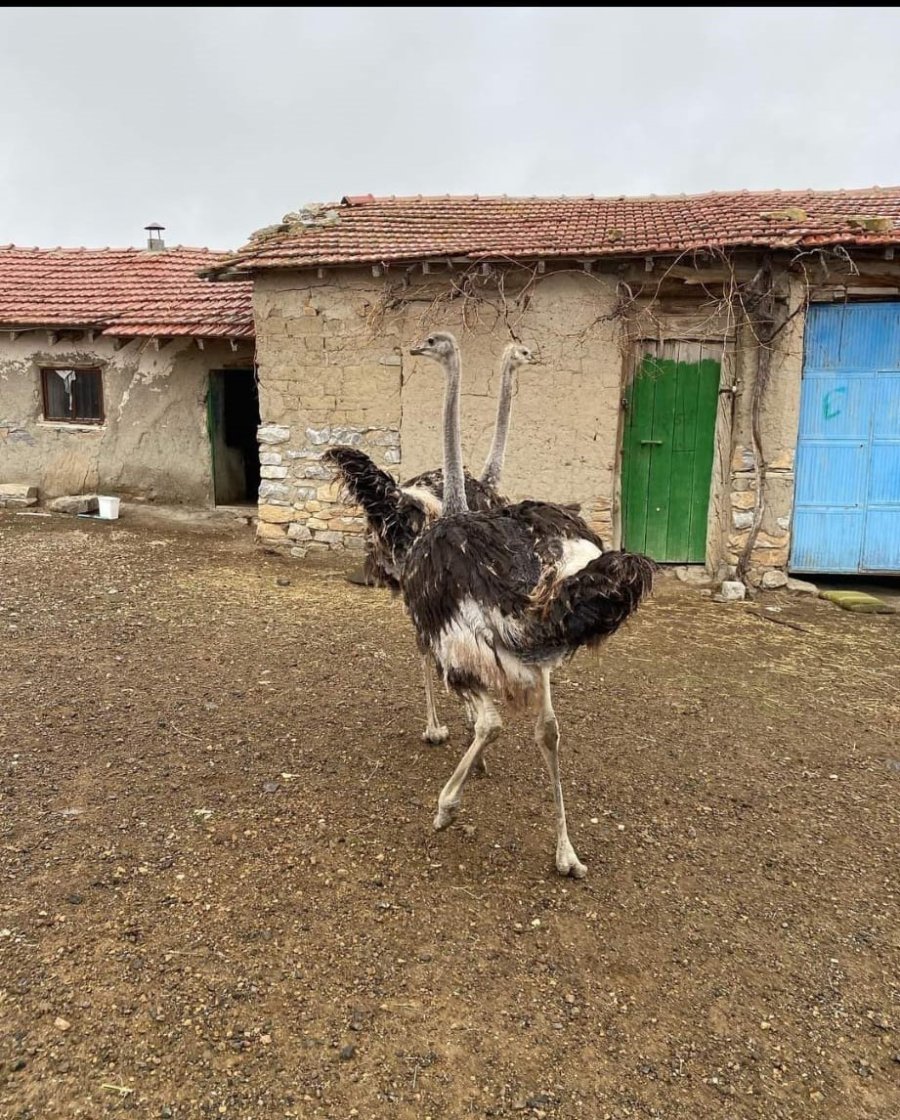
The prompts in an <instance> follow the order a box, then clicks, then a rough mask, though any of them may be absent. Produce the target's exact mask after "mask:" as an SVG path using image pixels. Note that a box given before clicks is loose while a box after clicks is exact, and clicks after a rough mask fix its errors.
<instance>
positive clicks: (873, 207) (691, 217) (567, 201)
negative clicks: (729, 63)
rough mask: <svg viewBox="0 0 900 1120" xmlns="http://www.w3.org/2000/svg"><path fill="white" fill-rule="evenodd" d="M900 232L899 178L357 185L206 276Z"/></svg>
mask: <svg viewBox="0 0 900 1120" xmlns="http://www.w3.org/2000/svg"><path fill="white" fill-rule="evenodd" d="M879 219H881V220H879ZM897 242H900V187H884V188H882V187H872V188H869V189H867V190H852V191H809V190H804V191H738V192H731V193H713V194H702V195H679V196H676V197H652V196H651V197H649V198H626V197H618V198H594V197H587V198H584V197H583V198H564V197H563V198H507V197H505V196H504V197H500V198H496V197H495V198H481V197H479V196H477V195H472V196H468V197H461V196H457V197H451V196H449V195H448V196H444V197H432V198H429V197H422V196H417V197H414V198H393V197H391V198H373V197H372V196H370V195H354V196H345V198H344V199H343V200H342V202H341V203H340V204H337V203H335V204H329V205H327V206H316V207H308V208H306V209H305V210H301V211H299V212H298V213H296V214H289V215H287V217H286V218H285V220H284V221H283V222H282V223H281V224H280V225H277V226H270V227H269V228H268V229H266V230H261V231H260V232H259V233H258V234H256V235H254V236H253V238H251V240H250V241H249V243H248V244H247V245H245V246H244V247H243V248H242V249H240V250H239V251H238V252H236V253H233V254H231V255H230V256H229V257H227V258H225V260H224V262H222V263H220V264H219V265H217V266H215V267H214V268H212V269H210V270H207V273H206V274H207V275H212V276H223V275H231V276H234V275H241V274H244V275H246V274H249V273H252V272H254V271H256V270H257V269H270V268H307V267H311V266H322V265H335V264H375V263H387V262H391V261H405V260H421V259H423V258H428V257H463V258H466V259H468V260H473V261H474V260H479V259H502V258H513V259H535V258H540V257H602V256H629V255H644V254H649V253H680V252H684V251H690V250H700V249H728V248H740V247H748V248H752V247H774V248H782V247H783V248H795V247H803V246H817V245H821V246H824V245H834V244H845V245H846V244H858V245H865V244H874V245H885V244H895V243H897Z"/></svg>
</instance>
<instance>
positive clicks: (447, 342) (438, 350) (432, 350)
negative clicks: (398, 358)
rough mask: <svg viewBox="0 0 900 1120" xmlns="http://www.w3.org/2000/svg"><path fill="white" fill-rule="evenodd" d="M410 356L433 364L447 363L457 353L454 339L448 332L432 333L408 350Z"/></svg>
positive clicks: (457, 349) (457, 348)
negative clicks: (421, 358) (413, 355)
mask: <svg viewBox="0 0 900 1120" xmlns="http://www.w3.org/2000/svg"><path fill="white" fill-rule="evenodd" d="M409 352H410V354H419V355H421V357H423V358H431V359H432V361H435V362H442V363H443V362H447V361H448V360H449V359H451V358H453V357H454V356H455V355H456V354H458V353H459V347H458V345H457V343H456V339H455V338H454V337H453V335H452V334H451V333H450V332H449V331H433V332H432V333H431V334H430V335H429V336H428V337H427V338H426V339H423V340H422V342H420V343H419V345H418V346H411V347H410V348H409Z"/></svg>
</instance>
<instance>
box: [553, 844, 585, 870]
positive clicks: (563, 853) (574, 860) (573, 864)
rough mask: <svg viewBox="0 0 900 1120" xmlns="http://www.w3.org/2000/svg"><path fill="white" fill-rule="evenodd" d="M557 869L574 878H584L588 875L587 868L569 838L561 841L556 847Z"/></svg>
mask: <svg viewBox="0 0 900 1120" xmlns="http://www.w3.org/2000/svg"><path fill="white" fill-rule="evenodd" d="M556 870H557V871H558V872H559V873H560V875H571V876H572V878H573V879H583V878H584V877H585V875H587V868H586V867H585V866H584V864H583V863H582V862H581V860H580V859H579V858H578V856H577V855H576V854H575V849H574V848H573V847H572V845H571V843H570V842H569V841H568V840H565V841H561V842H560V843H559V844H558V845H557V847H556Z"/></svg>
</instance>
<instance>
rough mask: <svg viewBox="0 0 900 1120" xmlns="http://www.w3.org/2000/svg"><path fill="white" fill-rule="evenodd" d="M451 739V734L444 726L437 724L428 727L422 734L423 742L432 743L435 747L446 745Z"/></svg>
mask: <svg viewBox="0 0 900 1120" xmlns="http://www.w3.org/2000/svg"><path fill="white" fill-rule="evenodd" d="M449 738H450V732H449V731H448V730H447V728H446V727H445V726H444V724H442V723H440V724H435V725H434V726H433V727H426V728H425V730H424V731H423V732H422V742H423V743H431V744H432V745H433V746H435V747H437V746H440V744H441V743H446V742H447V740H448V739H449Z"/></svg>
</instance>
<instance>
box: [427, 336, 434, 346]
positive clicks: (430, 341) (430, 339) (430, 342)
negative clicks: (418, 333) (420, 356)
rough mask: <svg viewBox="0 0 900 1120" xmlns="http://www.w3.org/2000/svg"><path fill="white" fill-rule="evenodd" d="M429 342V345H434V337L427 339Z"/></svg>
mask: <svg viewBox="0 0 900 1120" xmlns="http://www.w3.org/2000/svg"><path fill="white" fill-rule="evenodd" d="M427 342H428V345H429V346H434V339H433V338H429V339H427Z"/></svg>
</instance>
